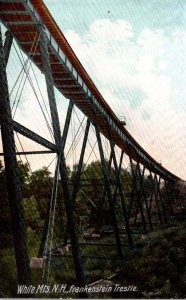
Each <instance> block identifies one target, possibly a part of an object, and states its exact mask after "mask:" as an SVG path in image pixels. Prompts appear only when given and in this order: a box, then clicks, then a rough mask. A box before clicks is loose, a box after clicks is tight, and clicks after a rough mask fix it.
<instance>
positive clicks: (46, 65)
mask: <svg viewBox="0 0 186 300" xmlns="http://www.w3.org/2000/svg"><path fill="white" fill-rule="evenodd" d="M40 49H41V55H42V60H43V72H44V74H45V79H46V85H47V91H48V98H49V105H50V112H51V117H52V125H53V130H54V138H55V142H56V145H57V146H59V147H60V148H61V144H62V143H63V141H61V130H60V124H59V117H58V111H57V106H56V100H55V94H54V86H53V77H52V72H51V66H50V59H49V53H48V45H47V37H46V35H45V33H44V32H42V35H41V41H40ZM59 173H60V176H61V184H62V189H63V195H64V203H65V209H66V215H67V222H68V227H69V234H70V239H71V246H72V254H73V260H74V266H75V272H76V280H77V284H78V286H85V283H86V279H85V276H84V271H83V266H82V263H81V259H80V253H79V246H78V240H77V235H76V231H75V224H74V218H73V210H72V202H71V198H70V193H69V188H68V175H67V167H66V162H65V156H64V151H63V149H61V151H60V162H59ZM80 297H87V295H86V293H82V294H80Z"/></svg>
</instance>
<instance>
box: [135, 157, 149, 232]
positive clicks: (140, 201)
mask: <svg viewBox="0 0 186 300" xmlns="http://www.w3.org/2000/svg"><path fill="white" fill-rule="evenodd" d="M136 167H137V179H138V184H137V187H138V188H139V189H138V195H137V200H138V205H139V208H140V212H141V219H142V223H143V228H144V233H147V224H146V220H145V215H144V210H143V205H142V199H141V180H140V179H141V177H140V175H141V170H140V165H139V162H137V165H136Z"/></svg>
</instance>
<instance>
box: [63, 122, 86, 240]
mask: <svg viewBox="0 0 186 300" xmlns="http://www.w3.org/2000/svg"><path fill="white" fill-rule="evenodd" d="M89 129H90V120H89V119H87V125H86V129H85V135H84V139H83V144H82V149H81V154H80V158H79V163H78V169H77V172H76V174H75V178H74V180H73V190H72V195H71V202H72V209H74V205H75V200H76V196H77V193H78V191H79V187H80V179H81V171H82V167H83V160H84V155H85V149H86V144H87V139H88V134H89ZM67 229H68V228H66V233H65V236H64V244H65V245H66V244H67V239H68V231H67Z"/></svg>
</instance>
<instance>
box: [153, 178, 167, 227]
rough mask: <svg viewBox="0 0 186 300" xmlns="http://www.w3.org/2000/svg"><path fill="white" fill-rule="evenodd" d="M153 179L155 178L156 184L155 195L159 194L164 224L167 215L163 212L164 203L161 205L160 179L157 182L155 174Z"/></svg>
mask: <svg viewBox="0 0 186 300" xmlns="http://www.w3.org/2000/svg"><path fill="white" fill-rule="evenodd" d="M155 178H156V184H157V194H159V199H160V203H161V207H162V212H163V216H164V221H165V223H167V214H166V211H165V207H164V203H163V200H162V196H161V191H160V177H159V180H158V178H157V175H156V174H155Z"/></svg>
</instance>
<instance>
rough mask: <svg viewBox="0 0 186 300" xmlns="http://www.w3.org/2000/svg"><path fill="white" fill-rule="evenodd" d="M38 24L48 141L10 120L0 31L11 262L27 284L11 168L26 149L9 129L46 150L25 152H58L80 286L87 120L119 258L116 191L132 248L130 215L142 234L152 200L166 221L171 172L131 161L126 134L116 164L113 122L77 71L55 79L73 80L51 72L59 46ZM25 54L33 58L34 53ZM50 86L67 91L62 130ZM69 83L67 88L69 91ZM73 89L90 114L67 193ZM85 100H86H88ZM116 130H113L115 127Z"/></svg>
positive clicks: (0, 114) (6, 50) (0, 108)
mask: <svg viewBox="0 0 186 300" xmlns="http://www.w3.org/2000/svg"><path fill="white" fill-rule="evenodd" d="M10 2H11V1H10ZM14 2H15V3H16V2H17V3H19V2H20V1H14ZM29 3H30V4H29ZM24 5H26V6H29V7H27V12H26V13H27V14H33V12H34V16H32V17H33V20H37V22H38V16H37V13H36V12H35V11H34V7H33V6H32V4H31V2H29V1H25V2H24ZM13 13H15V15H16V12H15V11H14V12H13ZM17 13H18V14H20V15H23V14H25V10H24V9H23V11H21V10H20V11H19V12H17ZM8 14H11V11H8ZM1 15H3V12H1ZM39 21H40V22H41V20H40V17H39ZM4 23H5V25H7V26H8V27H9V26H14V25H16V26H19V23H18V21H16V22H13V21H12V22H8V23H7V22H4ZM32 24H33V21H27V22H25V23H24V24H23V21H22V22H21V25H28V26H29V25H32ZM38 28H39V33H40V40H39V47H40V52H39V55H40V56H41V58H42V61H38V62H37V66H39V65H42V71H43V73H44V75H45V80H46V86H47V92H48V99H49V106H50V115H51V119H52V126H53V133H54V139H55V143H51V142H50V141H48V140H46V139H44V138H43V137H41V136H39V135H38V134H36V133H35V132H33V131H31V130H29V129H28V128H26V127H24V126H23V125H21V124H19V123H18V122H16V121H14V120H13V119H12V114H11V108H10V100H9V93H8V82H7V77H6V65H7V62H8V58H9V54H10V50H11V44H12V39H13V36H12V34H11V32H10V31H7V34H6V40H5V43H4V45H3V42H2V36H1V33H0V101H1V103H0V122H1V134H2V143H3V153H1V155H4V160H5V171H6V181H7V191H8V196H9V204H10V209H11V214H12V228H13V234H14V246H15V257H16V263H17V275H18V282H19V283H21V284H30V283H31V275H30V274H31V273H30V267H29V258H28V251H27V248H26V244H25V236H24V224H23V221H22V220H23V216H22V210H21V205H20V202H21V199H22V195H21V190H20V182H19V176H18V174H17V167H16V154H19V155H23V154H25V152H17V153H16V147H15V140H14V131H15V132H17V133H19V134H21V135H23V136H25V137H27V138H29V139H30V140H32V141H34V142H36V143H38V144H39V145H42V146H43V147H45V148H46V149H47V150H43V151H30V152H29V151H27V152H26V154H32V155H33V154H39V153H42V154H48V153H56V154H57V157H58V163H57V168H59V173H60V177H61V182H60V184H61V186H62V190H63V194H64V204H65V209H66V216H67V225H66V237H65V239H64V243H66V242H67V239H68V236H69V237H70V241H71V246H72V255H73V261H74V268H75V273H76V280H77V284H78V286H84V285H85V284H86V276H85V272H84V266H83V263H82V259H81V254H80V249H79V242H78V238H77V233H76V224H75V223H74V218H73V214H74V206H75V201H76V197H77V194H78V191H79V187H80V179H81V173H82V167H83V162H84V154H85V149H86V145H87V139H88V135H89V129H90V125H92V126H93V127H94V128H95V133H96V139H97V143H98V149H99V154H100V161H101V166H102V174H103V182H104V192H103V197H102V203H101V206H103V203H104V202H105V201H106V200H107V201H108V204H109V207H110V211H111V212H112V224H113V228H114V236H115V241H116V249H117V254H118V257H119V258H121V259H122V258H123V248H122V242H121V233H120V228H119V224H118V220H117V216H116V209H115V203H116V200H117V199H118V195H119V199H120V204H121V206H120V207H121V212H122V223H123V224H124V228H125V232H126V235H127V238H128V243H129V246H130V247H131V249H133V246H134V243H133V238H132V229H131V217H133V216H135V217H134V219H135V220H134V222H137V221H138V220H137V218H139V216H140V219H141V221H140V222H142V225H143V231H144V233H147V232H148V231H149V230H152V229H153V220H152V206H153V203H154V204H155V205H156V209H157V213H158V218H159V223H160V225H163V224H164V223H167V222H168V221H169V217H170V215H171V213H172V210H173V205H174V195H173V193H172V188H173V184H174V177H171V175H170V173H169V172H167V173H166V171H165V170H163V169H162V168H160V169H158V166H157V165H156V164H153V163H151V162H150V160H149V158H145V154H143V155H142V156H141V158H140V159H138V158H139V156H136V158H137V159H136V160H135V163H134V155H133V153H134V145H132V142H129V138H128V137H125V138H126V139H128V144H127V150H126V151H124V150H123V149H122V150H121V156H120V161H119V163H118V162H117V159H116V152H115V146H116V142H115V141H116V138H115V134H114V133H113V130H114V129H113V128H112V130H110V128H111V127H110V126H111V124H112V123H113V121H112V120H109V119H108V116H107V115H106V113H105V111H104V109H103V107H102V106H101V105H100V104H99V103H98V101H97V100H96V98H95V97H94V96H93V95H92V94H91V92H90V90H89V89H88V87H86V88H85V89H86V91H85V89H84V91H82V90H79V91H74V90H73V89H74V88H76V87H77V86H78V87H79V86H80V85H81V84H82V85H83V83H81V81H80V79H79V77H78V74H77V80H76V84H74V83H73V84H71V86H69V85H67V86H66V85H65V84H62V85H59V84H57V82H59V81H60V82H68V81H72V78H70V77H68V76H67V77H65V76H66V75H64V76H63V77H61V73H60V72H59V75H58V74H57V72H58V71H57V69H56V71H55V72H54V65H53V63H52V62H51V57H50V55H51V53H52V54H54V52H55V54H56V55H58V56H59V55H61V57H62V56H63V53H62V52H60V49H59V47H58V50H55V49H54V48H55V46H53V45H54V44H55V43H54V42H53V44H52V35H51V34H50V33H49V32H48V29H45V30H43V28H42V27H41V26H40V25H38ZM25 43H26V42H23V41H22V42H21V47H22V48H23V45H24V46H26V45H27V46H28V44H25ZM27 43H29V41H27ZM24 51H25V50H24ZM36 53H37V52H36ZM36 53H35V54H36ZM30 58H31V59H32V60H34V59H33V57H30ZM60 59H61V58H60ZM64 59H65V64H66V66H65V69H66V74H67V75H68V72H69V69H68V68H69V66H70V62H68V61H67V58H66V56H65V57H64ZM59 63H60V61H59ZM55 65H56V64H55ZM71 72H72V73H73V72H75V71H74V69H73V67H72V70H71ZM54 73H56V74H55V75H57V76H55V79H54ZM64 74H65V73H64ZM73 74H75V73H73ZM54 86H57V88H58V89H60V88H61V89H63V90H64V91H63V94H64V95H68V98H69V99H70V100H69V107H68V111H67V115H66V121H65V126H64V130H63V133H61V129H60V124H59V116H58V110H57V105H56V99H55V94H54ZM68 88H70V89H71V90H68ZM78 94H79V95H80V94H82V98H84V99H88V100H86V101H87V103H88V102H89V104H90V106H89V110H90V109H91V113H86V115H87V123H86V129H85V133H84V139H83V143H82V148H81V152H80V158H79V163H78V166H77V170H76V174H75V177H74V180H73V183H72V185H73V188H72V192H70V190H69V180H68V175H67V166H66V162H65V156H64V148H65V144H66V139H67V134H68V131H69V124H70V120H71V118H72V109H73V107H74V105H77V106H78V107H81V104H80V102H78V101H79V100H78V101H76V98H75V97H74V95H78ZM85 94H86V96H85ZM87 97H88V98H87ZM90 99H91V101H89V100H90ZM84 113H85V112H84ZM100 114H101V120H102V122H103V123H104V124H106V125H105V126H106V128H107V130H106V131H104V129H103V127H102V125H101V123H100ZM90 116H91V118H90ZM111 122H112V123H111ZM113 127H114V123H113ZM115 130H116V131H117V128H116V129H115ZM118 130H119V129H118ZM102 134H104V135H105V136H106V137H107V138H108V140H109V145H110V159H109V162H108V163H106V160H105V155H104V149H103V144H102ZM117 134H118V135H120V132H118V133H117ZM121 134H123V133H121ZM131 140H132V139H131ZM135 147H136V146H135ZM137 152H138V151H137ZM124 153H126V154H127V155H128V157H129V160H130V167H131V175H132V192H131V195H130V196H131V199H130V203H126V199H125V194H124V189H125V187H123V185H122V182H121V169H122V161H123V156H124ZM138 154H139V153H138ZM139 155H140V154H139ZM142 158H143V159H142ZM146 159H147V160H149V162H148V161H146ZM112 163H113V169H114V174H115V179H116V180H115V182H116V183H115V186H114V189H113V187H112V184H111V178H110V170H111V165H112ZM146 170H148V171H149V172H150V175H149V178H150V181H151V197H150V199H149V198H148V199H147V196H146V194H145V188H144V178H145V171H146ZM57 176H58V175H57V172H56V173H55V182H56V183H55V184H57ZM162 180H163V181H164V186H165V188H166V191H167V199H165V197H163V196H162V194H161V182H162ZM49 210H50V207H49V208H48V215H49ZM48 224H49V219H48V218H46V221H45V225H44V229H43V235H42V240H41V244H40V249H39V251H38V256H39V257H40V256H42V255H43V252H44V247H45V241H46V234H47V228H48ZM86 296H87V295H86V294H81V297H86Z"/></svg>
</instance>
